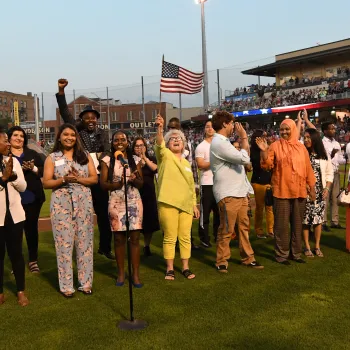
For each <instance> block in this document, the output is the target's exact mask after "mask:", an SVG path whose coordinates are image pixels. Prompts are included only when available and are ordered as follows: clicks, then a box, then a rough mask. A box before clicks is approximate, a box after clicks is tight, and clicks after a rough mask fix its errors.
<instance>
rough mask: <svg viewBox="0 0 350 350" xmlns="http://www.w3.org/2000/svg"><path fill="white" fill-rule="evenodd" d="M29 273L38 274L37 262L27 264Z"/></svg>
mask: <svg viewBox="0 0 350 350" xmlns="http://www.w3.org/2000/svg"><path fill="white" fill-rule="evenodd" d="M28 267H29V271H30V272H31V273H40V269H39V266H38V262H37V261H32V262H29V263H28Z"/></svg>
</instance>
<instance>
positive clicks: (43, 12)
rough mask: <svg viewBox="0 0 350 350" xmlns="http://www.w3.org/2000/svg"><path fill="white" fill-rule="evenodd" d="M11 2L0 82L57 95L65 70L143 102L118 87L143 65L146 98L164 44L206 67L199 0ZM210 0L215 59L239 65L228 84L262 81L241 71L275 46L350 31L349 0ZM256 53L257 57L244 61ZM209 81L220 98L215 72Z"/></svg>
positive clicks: (227, 76) (73, 81)
mask: <svg viewBox="0 0 350 350" xmlns="http://www.w3.org/2000/svg"><path fill="white" fill-rule="evenodd" d="M4 3H5V4H2V5H1V14H2V15H1V21H0V23H1V24H0V27H1V32H2V33H3V34H4V33H5V35H2V43H1V44H2V45H1V47H2V54H1V55H0V90H8V91H14V92H27V91H33V92H35V93H38V94H40V93H41V92H46V94H45V96H46V95H47V96H50V98H51V96H52V93H53V92H55V90H56V81H57V79H58V78H59V77H66V78H68V79H69V81H70V85H69V88H70V89H73V88H74V89H77V90H79V89H91V91H95V93H96V94H97V95H99V96H100V95H101V94H102V95H103V94H104V92H103V91H102V90H99V89H97V88H101V87H105V86H114V87H115V88H112V89H111V91H112V93H111V94H112V95H113V97H115V98H118V97H120V98H121V99H122V100H123V101H125V102H127V101H129V102H132V101H135V102H136V100H137V101H138V100H139V98H140V89H139V87H136V86H134V85H133V86H132V87H130V88H129V89H119V88H116V87H117V86H120V85H128V84H133V83H139V81H140V76H141V75H144V76H146V78H145V82H146V83H147V84H148V87H147V86H146V89H145V90H146V98H150V99H151V98H155V96H157V90H159V85H158V81H159V78H158V75H159V73H160V64H161V56H162V54H165V58H166V60H168V61H170V62H172V63H175V64H178V65H182V66H184V67H186V68H188V69H192V70H194V71H201V28H200V6H199V5H196V4H195V2H194V0H147V1H145V0H99V1H96V0H95V1H92V0H84V1H83V0H70V1H68V0H60V1H57V0H55V1H54V0H45V1H44V0H32V1H27V0H17V1H12V0H11V1H4ZM205 8H206V30H207V50H208V68H209V70H215V69H216V68H223V67H232V66H234V67H233V68H232V69H226V70H222V71H221V74H220V77H221V81H222V88H223V90H225V89H234V88H235V87H237V86H241V85H244V84H249V83H255V82H256V78H254V77H242V75H241V74H240V71H241V70H242V69H245V68H249V67H252V66H254V65H262V64H265V63H268V62H272V61H273V60H274V57H273V56H274V55H275V54H278V53H283V52H288V51H292V50H296V49H300V48H304V47H309V46H314V45H316V43H327V42H331V41H336V40H341V39H344V38H346V37H348V36H349V34H348V33H349V32H348V31H347V23H346V16H345V17H343V16H342V14H344V13H348V12H349V10H350V4H349V0H333V1H331V2H327V3H326V4H323V2H320V1H319V0H318V1H315V0H293V1H287V0H283V1H281V0H265V1H263V0H250V1H237V0H208V2H207V3H206V5H205ZM251 61H256V62H253V63H249V64H243V63H245V62H251ZM209 81H210V90H211V91H210V94H211V95H210V99H211V100H213V99H214V100H215V96H216V91H215V86H216V85H215V81H216V73H215V72H210V73H209ZM85 92H86V93H87V92H90V90H89V91H82V92H81V93H85ZM173 97H174V96H171V97H170V96H169V97H168V98H167V96H165V97H164V99H163V100H173V99H172V98H173ZM48 98H49V97H48ZM198 98H199V96H196V97H195V98H193V97H188V98H187V99H186V98H185V105H190V104H193V103H194V101H195V102H197V101H199V104H200V98H199V100H198ZM50 101H51V100H50ZM50 103H51V104H54V101H51V102H50ZM194 104H196V103H194Z"/></svg>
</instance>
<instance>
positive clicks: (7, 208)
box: [0, 129, 29, 306]
mask: <svg viewBox="0 0 350 350" xmlns="http://www.w3.org/2000/svg"><path fill="white" fill-rule="evenodd" d="M9 146H10V144H9V142H8V138H7V134H6V133H5V131H4V130H2V129H0V305H2V304H3V303H4V302H5V297H4V290H3V283H4V259H5V250H7V252H8V255H9V258H10V260H11V263H12V270H13V274H14V276H15V279H16V285H17V300H18V304H19V305H21V306H27V305H28V304H29V301H28V298H27V297H26V295H25V294H24V288H25V279H24V274H25V267H24V259H23V254H22V239H23V228H24V221H25V213H24V210H23V207H22V204H21V196H20V194H19V192H23V191H24V190H25V189H26V187H27V183H26V181H25V180H24V175H23V171H22V168H21V165H20V164H19V162H18V160H17V159H15V158H13V157H12V155H10V156H8V153H9Z"/></svg>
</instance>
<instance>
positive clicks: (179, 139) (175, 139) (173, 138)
mask: <svg viewBox="0 0 350 350" xmlns="http://www.w3.org/2000/svg"><path fill="white" fill-rule="evenodd" d="M169 141H182V138H181V136H176V137H170V139H169Z"/></svg>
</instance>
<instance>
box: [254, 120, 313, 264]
mask: <svg viewBox="0 0 350 350" xmlns="http://www.w3.org/2000/svg"><path fill="white" fill-rule="evenodd" d="M280 135H281V138H280V139H279V140H278V141H276V142H274V143H273V144H271V145H270V147H268V145H267V142H266V140H264V139H263V138H257V139H256V143H257V145H258V146H259V148H260V150H261V152H260V157H261V165H262V167H263V168H264V169H266V170H272V178H271V184H272V191H273V197H274V198H273V202H274V204H273V207H274V208H273V209H274V220H275V221H274V233H275V257H276V261H277V262H278V263H280V264H283V265H290V262H289V261H288V259H289V258H290V256H291V258H292V259H293V260H294V261H296V262H298V263H305V261H304V260H303V259H302V258H301V253H302V221H303V218H304V212H305V202H306V197H307V195H308V194H307V185H308V187H309V189H310V190H309V195H310V197H311V200H313V201H314V200H315V188H314V187H315V182H316V179H315V175H314V173H313V169H312V167H311V163H310V159H309V154H308V152H307V150H306V148H305V147H304V145H302V144H301V143H300V142H299V141H298V137H299V133H298V131H297V127H296V124H295V122H294V121H293V120H291V119H285V120H284V121H283V122H282V123H281V125H280ZM289 224H290V229H289ZM290 232H291V234H290Z"/></svg>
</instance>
